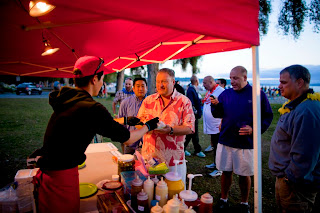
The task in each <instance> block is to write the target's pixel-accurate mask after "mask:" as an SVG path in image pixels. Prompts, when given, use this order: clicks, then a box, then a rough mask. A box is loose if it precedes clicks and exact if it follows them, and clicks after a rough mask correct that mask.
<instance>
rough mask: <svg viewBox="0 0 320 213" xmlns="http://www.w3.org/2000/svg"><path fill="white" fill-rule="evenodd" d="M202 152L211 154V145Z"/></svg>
mask: <svg viewBox="0 0 320 213" xmlns="http://www.w3.org/2000/svg"><path fill="white" fill-rule="evenodd" d="M204 151H205V152H211V151H213V147H212V146H211V145H209V146H208V147H207V148H206V149H205V150H204Z"/></svg>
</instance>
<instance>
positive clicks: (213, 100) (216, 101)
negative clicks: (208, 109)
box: [210, 97, 219, 105]
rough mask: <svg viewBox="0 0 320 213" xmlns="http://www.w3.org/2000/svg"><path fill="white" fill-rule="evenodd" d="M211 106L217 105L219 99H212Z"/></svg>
mask: <svg viewBox="0 0 320 213" xmlns="http://www.w3.org/2000/svg"><path fill="white" fill-rule="evenodd" d="M210 101H211V104H213V105H217V104H218V103H219V101H218V99H216V98H213V97H210Z"/></svg>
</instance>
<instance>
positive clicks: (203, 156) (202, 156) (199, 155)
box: [196, 152, 206, 158]
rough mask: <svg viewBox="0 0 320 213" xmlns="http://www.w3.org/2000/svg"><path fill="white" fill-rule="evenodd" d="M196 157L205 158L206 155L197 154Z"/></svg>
mask: <svg viewBox="0 0 320 213" xmlns="http://www.w3.org/2000/svg"><path fill="white" fill-rule="evenodd" d="M196 156H198V157H200V158H205V157H206V155H205V154H204V153H203V152H198V153H196Z"/></svg>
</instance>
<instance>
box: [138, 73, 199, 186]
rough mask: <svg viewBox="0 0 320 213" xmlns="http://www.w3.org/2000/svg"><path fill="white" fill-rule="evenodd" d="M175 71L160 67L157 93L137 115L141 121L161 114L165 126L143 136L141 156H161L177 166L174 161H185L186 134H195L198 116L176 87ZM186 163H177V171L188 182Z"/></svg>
mask: <svg viewBox="0 0 320 213" xmlns="http://www.w3.org/2000/svg"><path fill="white" fill-rule="evenodd" d="M174 84H175V80H174V71H173V70H171V69H168V68H163V69H161V70H159V72H158V74H157V77H156V87H157V91H158V92H157V93H155V94H153V95H150V96H148V97H146V98H145V100H144V101H143V102H142V105H141V107H140V109H139V112H138V115H137V117H138V118H140V119H141V121H143V122H144V121H146V120H150V119H151V118H155V117H159V120H160V121H162V122H163V123H164V124H166V126H165V127H164V128H161V129H157V130H154V131H151V132H150V133H147V134H145V135H144V136H143V146H142V156H143V157H144V158H148V157H159V158H161V159H164V160H165V162H166V163H167V165H169V169H170V171H173V169H174V163H173V161H174V160H183V159H185V156H184V142H185V138H186V135H187V134H192V133H194V122H195V117H194V113H193V110H192V103H191V101H190V100H189V99H188V98H187V97H186V96H184V95H182V94H181V93H179V92H177V91H176V90H175V89H174ZM186 170H187V168H186V164H185V162H183V163H182V162H181V163H179V165H178V173H179V175H181V177H182V180H183V181H184V183H185V179H186V172H187V171H186Z"/></svg>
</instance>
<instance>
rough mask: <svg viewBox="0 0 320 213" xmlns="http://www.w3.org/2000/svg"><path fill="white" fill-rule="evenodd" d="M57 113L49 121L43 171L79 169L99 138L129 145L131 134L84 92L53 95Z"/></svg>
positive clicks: (67, 90)
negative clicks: (91, 145) (97, 136)
mask: <svg viewBox="0 0 320 213" xmlns="http://www.w3.org/2000/svg"><path fill="white" fill-rule="evenodd" d="M49 103H50V105H51V106H52V108H53V110H54V112H53V114H52V115H51V118H50V120H49V123H48V126H47V130H46V133H45V136H44V143H43V147H42V149H41V152H42V158H40V159H39V161H38V164H39V166H40V168H41V169H42V170H62V169H69V168H73V167H76V166H77V165H79V164H81V163H83V162H84V161H85V159H86V156H85V154H84V152H85V150H86V148H87V146H88V145H89V144H90V142H91V141H92V138H93V137H94V135H95V134H99V135H102V136H104V137H108V138H110V139H111V140H112V141H118V142H121V143H123V142H125V141H127V140H128V139H129V138H130V132H129V131H128V130H127V129H126V128H125V127H123V126H122V125H121V124H119V123H117V122H116V121H114V120H113V118H112V116H111V115H110V113H109V112H108V110H107V109H106V108H105V107H104V106H103V105H102V104H100V103H98V102H96V101H94V100H93V98H92V97H91V95H90V94H89V93H88V92H87V91H85V90H83V89H80V88H70V87H63V88H62V89H61V90H60V91H54V92H52V93H50V95H49Z"/></svg>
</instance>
